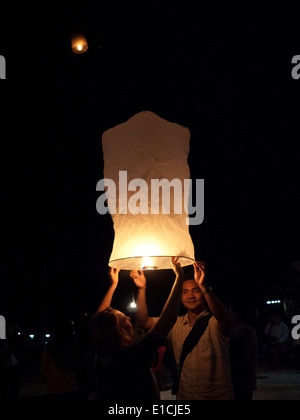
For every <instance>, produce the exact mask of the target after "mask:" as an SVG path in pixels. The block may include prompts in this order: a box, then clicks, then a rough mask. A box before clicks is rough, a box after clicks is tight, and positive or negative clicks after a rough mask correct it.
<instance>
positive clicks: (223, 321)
mask: <svg viewBox="0 0 300 420" xmlns="http://www.w3.org/2000/svg"><path fill="white" fill-rule="evenodd" d="M194 279H195V282H196V283H197V284H198V286H199V287H200V290H201V292H202V293H203V294H204V297H205V299H206V302H207V304H208V307H209V309H210V311H211V313H212V314H213V316H214V317H215V318H216V320H217V322H218V325H219V328H220V330H221V332H222V334H223V335H224V336H225V337H229V335H230V332H231V325H230V319H229V313H228V311H227V309H226V308H225V306H224V305H223V303H222V302H221V301H220V299H218V297H217V296H216V295H215V294H214V293H213V292H212V291H211V289H210V288H209V287H208V284H207V280H206V267H205V264H204V263H203V262H200V261H197V262H196V263H194Z"/></svg>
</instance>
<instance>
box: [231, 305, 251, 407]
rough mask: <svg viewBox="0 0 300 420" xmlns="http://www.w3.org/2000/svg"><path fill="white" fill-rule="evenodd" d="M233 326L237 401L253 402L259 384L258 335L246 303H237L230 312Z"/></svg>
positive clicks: (233, 374) (232, 367)
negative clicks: (254, 392) (252, 324)
mask: <svg viewBox="0 0 300 420" xmlns="http://www.w3.org/2000/svg"><path fill="white" fill-rule="evenodd" d="M229 313H230V321H231V325H232V335H231V338H230V364H231V373H232V382H233V388H234V395H235V399H236V400H237V401H238V400H240V401H247V400H252V397H253V391H255V390H256V389H257V388H256V384H257V334H256V331H255V329H254V328H253V327H252V326H251V325H250V324H251V321H252V320H253V319H252V318H253V317H252V308H250V307H249V306H248V305H247V304H245V302H244V301H242V300H241V301H239V302H235V303H234V304H232V306H231V307H230V310H229Z"/></svg>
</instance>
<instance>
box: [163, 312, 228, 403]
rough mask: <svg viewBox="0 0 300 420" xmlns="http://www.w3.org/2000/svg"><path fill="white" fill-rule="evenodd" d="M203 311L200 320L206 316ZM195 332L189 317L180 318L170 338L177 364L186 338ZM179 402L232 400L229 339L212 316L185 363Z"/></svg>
mask: <svg viewBox="0 0 300 420" xmlns="http://www.w3.org/2000/svg"><path fill="white" fill-rule="evenodd" d="M206 314H207V312H206V311H203V312H202V313H201V314H200V315H199V317H201V316H203V315H206ZM191 329H192V325H190V324H189V319H188V314H186V315H184V316H180V317H178V318H177V321H176V323H175V324H174V326H173V328H172V330H171V331H170V333H169V336H168V338H169V339H170V340H171V342H172V346H173V351H174V357H175V361H176V364H177V365H178V366H179V361H180V354H181V351H182V346H183V343H184V340H185V338H186V337H187V335H188V334H189V332H190V331H191ZM177 399H178V400H233V399H234V396H233V388H232V381H231V369H230V361H229V338H226V337H224V336H223V334H222V333H221V331H220V329H219V326H218V323H217V320H216V319H215V318H214V317H213V316H212V317H211V318H210V320H209V323H208V326H207V328H206V330H205V332H204V334H203V335H202V337H201V338H200V340H199V342H198V344H197V345H196V346H195V347H194V348H193V350H192V351H191V352H190V353H189V354H188V355H187V356H186V359H185V361H184V363H183V367H182V371H181V375H180V381H179V389H178V393H177Z"/></svg>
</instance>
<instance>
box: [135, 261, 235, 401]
mask: <svg viewBox="0 0 300 420" xmlns="http://www.w3.org/2000/svg"><path fill="white" fill-rule="evenodd" d="M131 277H132V278H133V280H134V281H135V284H136V285H137V287H139V293H138V299H137V306H138V312H137V323H138V324H139V325H141V326H143V327H144V328H151V326H152V325H153V323H154V322H155V319H154V318H151V317H149V316H148V309H147V304H146V279H145V276H144V274H143V272H142V271H133V272H131ZM182 304H183V306H184V307H185V308H186V309H187V314H186V315H184V316H179V317H178V318H177V322H176V323H175V325H174V326H173V328H172V330H171V332H170V333H169V339H170V340H171V343H172V347H173V351H174V357H175V361H176V364H177V366H179V362H180V355H181V351H182V346H183V343H184V341H185V339H186V337H187V336H188V334H189V332H190V331H191V329H192V328H193V326H194V324H195V322H196V321H197V320H198V319H200V318H201V317H204V316H206V315H207V314H208V313H211V314H212V316H211V318H210V319H209V322H208V325H207V328H206V330H205V331H204V333H203V335H202V336H201V338H200V340H199V341H198V343H197V344H196V345H195V347H194V348H193V349H192V350H191V351H190V352H189V353H188V354H187V356H186V358H185V360H184V363H183V366H182V370H181V373H180V378H179V384H178V392H177V399H178V400H232V399H234V397H233V387H232V381H231V370H230V361H229V336H230V332H231V326H230V320H229V315H228V312H227V310H226V309H225V307H224V306H223V304H222V303H221V301H220V300H219V299H218V298H217V296H216V295H215V294H214V293H213V291H212V289H211V288H210V287H208V284H207V281H206V269H205V264H204V263H202V262H197V263H195V264H194V279H189V280H185V281H184V283H183V292H182Z"/></svg>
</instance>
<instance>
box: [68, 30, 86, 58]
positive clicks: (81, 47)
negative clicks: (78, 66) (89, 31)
mask: <svg viewBox="0 0 300 420" xmlns="http://www.w3.org/2000/svg"><path fill="white" fill-rule="evenodd" d="M71 42H72V51H73V53H74V54H83V53H85V52H86V51H87V49H88V43H87V40H86V38H85V36H84V35H82V34H73V35H72V37H71Z"/></svg>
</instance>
